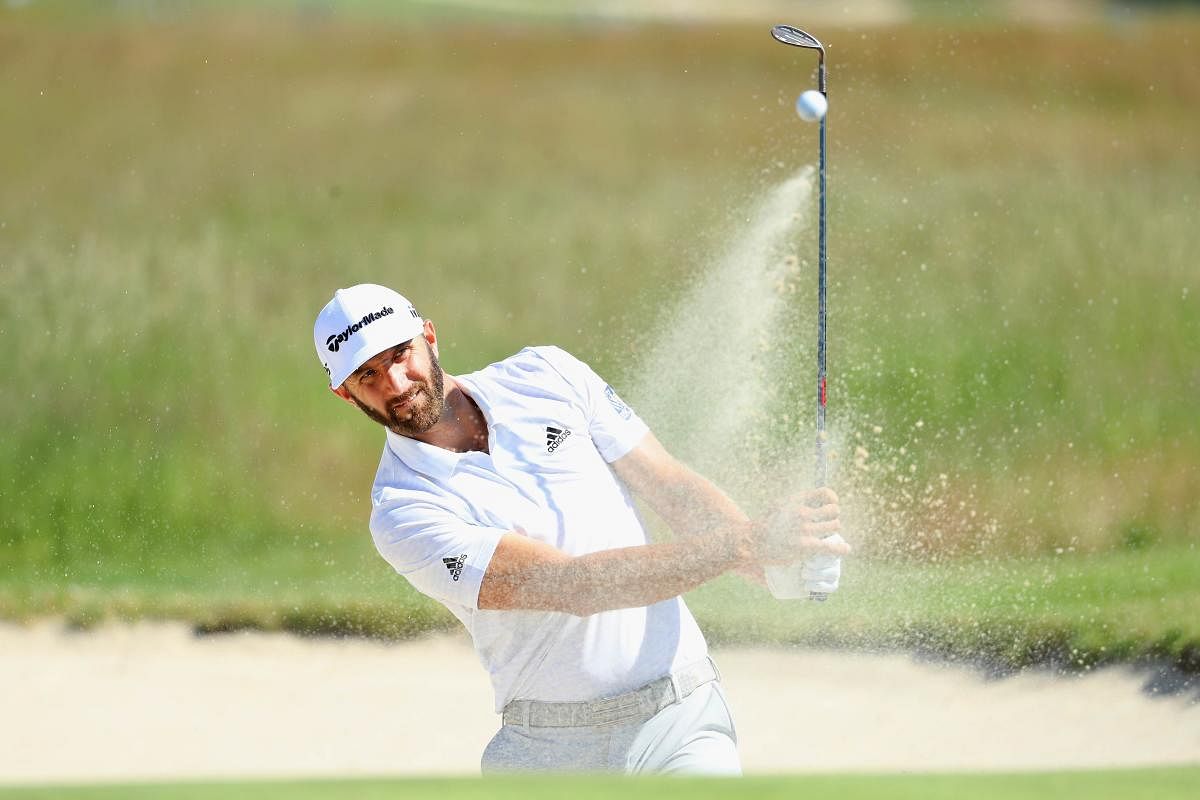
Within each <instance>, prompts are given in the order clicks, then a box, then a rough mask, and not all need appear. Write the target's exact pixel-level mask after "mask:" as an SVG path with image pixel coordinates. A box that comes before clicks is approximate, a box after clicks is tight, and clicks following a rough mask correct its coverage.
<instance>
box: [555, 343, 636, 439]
mask: <svg viewBox="0 0 1200 800" xmlns="http://www.w3.org/2000/svg"><path fill="white" fill-rule="evenodd" d="M536 351H537V353H538V355H540V356H541V357H542V358H543V359H545V360H546V362H547V363H549V364H550V366H551V367H553V368H554V370H555V371H556V372H558V374H559V375H561V376H562V377H563V379H564V380H566V381H567V383H568V384H570V386H571V388H572V389H573V390H574V391H575V393H576V394H577V395H578V398H579V402H580V404H581V405H582V406H583V408H584V413H585V414H586V416H587V419H588V434H589V435H590V436H591V437H592V441H593V442H594V443H595V444H596V449H597V450H598V451H600V455H601V456H602V457H603V458H604V460H605V461H607V462H609V463H612V462H613V461H616V460H617V459H618V458H620V457H621V456H623V455H625V454H626V453H628V452H629V451H630V450H632V449H633V448H634V447H636V446H637V444H638V443H639V442H641V440H642V438H643V437H644V436H645V435H646V433H647V432H649V430H650V428H649V427H647V425H646V423H645V422H642V419H641V417H639V416H638V415H637V414H636V413H634V410H633V409H632V408H630V407H629V405H628V404H627V403H626V402H625V401H624V400H622V399H621V397H620V396H619V395H618V394H617V391H616V390H615V389H613V387H612V386H610V385H609V384H608V383H606V382H605V381H604V379H603V378H601V377H600V376H599V375H597V374H596V373H595V372H594V371H593V370H592V368H591V367H589V366H588V365H587V364H585V363H583V362H582V361H580V360H579V359H577V358H575V356H573V355H571V354H570V353H568V352H567V351H565V350H562V349H560V348H557V347H539V348H536Z"/></svg>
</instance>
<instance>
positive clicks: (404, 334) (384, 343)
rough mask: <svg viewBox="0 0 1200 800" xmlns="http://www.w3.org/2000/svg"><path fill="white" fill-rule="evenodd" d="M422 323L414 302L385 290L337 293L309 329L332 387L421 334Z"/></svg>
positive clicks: (366, 286) (369, 286) (371, 287)
mask: <svg viewBox="0 0 1200 800" xmlns="http://www.w3.org/2000/svg"><path fill="white" fill-rule="evenodd" d="M424 326H425V321H424V320H423V319H421V315H420V314H418V313H417V310H416V309H415V308H413V305H412V303H410V302H408V300H406V299H404V297H402V296H401V295H399V294H397V293H396V292H394V291H392V290H391V289H388V288H387V287H386V286H377V285H375V284H373V283H360V284H358V285H357V286H351V287H350V288H349V289H338V290H337V291H336V292H334V295H333V299H332V300H330V301H329V302H328V303H327V304H326V305H325V307H324V308H322V309H321V313H320V314H318V315H317V324H316V325H314V326H313V342H314V344H316V347H317V358H319V359H321V365H322V366H324V367H325V371H326V372H327V373H329V385H330V386H331V387H332V388H334V389H336V388H337V387H339V386H341V385H342V383H343V382H344V381H345V380H346V378H348V377H350V373H351V372H354V370H356V369H358V368H359V367H361V366H362V365H363V363H364V362H366V361H368V360H370V359H371V358H373V357H375V356H377V355H379V354H380V353H382V352H383V351H384V350H387V349H388V348H389V347H395V346H396V345H398V344H400V343H401V342H407V341H409V340H410V339H414V338H416V337H417V336H420V335H421V332H422V331H423V330H424Z"/></svg>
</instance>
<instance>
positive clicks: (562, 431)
mask: <svg viewBox="0 0 1200 800" xmlns="http://www.w3.org/2000/svg"><path fill="white" fill-rule="evenodd" d="M570 435H571V431H570V430H569V429H567V428H556V427H554V426H553V425H547V426H546V452H547V453H553V452H554V451H555V450H557V449H558V448H559V447H560V446H561V445H562V443H563V442H565V441H566V440H567V437H568V436H570Z"/></svg>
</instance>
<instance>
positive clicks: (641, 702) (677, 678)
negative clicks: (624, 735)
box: [504, 657, 721, 728]
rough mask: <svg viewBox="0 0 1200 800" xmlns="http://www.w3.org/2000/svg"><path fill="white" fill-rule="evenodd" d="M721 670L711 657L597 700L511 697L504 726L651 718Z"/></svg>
mask: <svg viewBox="0 0 1200 800" xmlns="http://www.w3.org/2000/svg"><path fill="white" fill-rule="evenodd" d="M720 678H721V673H720V672H718V671H717V665H716V664H714V663H713V660H712V659H711V658H708V657H705V659H704V660H703V661H697V662H696V663H695V664H689V665H688V666H686V667H683V668H682V669H679V670H677V671H676V672H672V673H671V674H670V675H664V676H663V677H661V678H659V679H658V680H653V681H650V683H647V684H646V685H645V686H640V687H638V688H637V689H634V690H632V691H629V692H626V693H625V694H621V695H617V696H616V697H605V698H601V699H600V700H583V701H579V702H565V703H547V702H542V701H539V700H513V701H512V702H511V703H509V704H508V705H507V706H505V707H504V724H505V725H526V726H532V727H538V728H577V727H586V726H590V725H605V724H611V723H615V722H623V721H625V720H629V719H635V718H637V717H652V716H654V715H655V714H657V713H658V712H659V711H662V710H663V709H664V708H666V707H667V706H669V705H671V704H672V703H677V702H679V701H680V700H683V698H685V697H687V696H688V695H690V694H691V693H692V692H694V691H696V689H698V688H700V687H701V686H703V685H704V684H706V683H711V682H712V681H716V680H720Z"/></svg>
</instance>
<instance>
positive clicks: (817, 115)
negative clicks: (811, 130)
mask: <svg viewBox="0 0 1200 800" xmlns="http://www.w3.org/2000/svg"><path fill="white" fill-rule="evenodd" d="M827 110H829V101H828V100H826V99H825V95H823V94H821V93H820V92H818V91H817V90H816V89H809V90H808V91H807V92H803V93H802V94H801V95H800V96H799V97H797V98H796V113H797V114H799V115H800V119H802V120H804V121H805V122H816V121H817V120H819V119H821V117H823V116H825V112H826V111H827Z"/></svg>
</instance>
